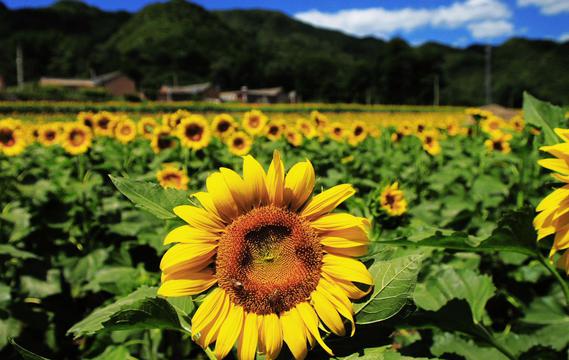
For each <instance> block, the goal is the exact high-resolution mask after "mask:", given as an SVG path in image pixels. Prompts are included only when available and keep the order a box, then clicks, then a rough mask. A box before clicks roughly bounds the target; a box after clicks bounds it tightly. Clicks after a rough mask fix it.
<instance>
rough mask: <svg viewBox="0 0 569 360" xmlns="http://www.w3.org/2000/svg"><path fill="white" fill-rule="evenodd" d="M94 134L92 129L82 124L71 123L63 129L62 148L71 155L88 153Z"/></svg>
mask: <svg viewBox="0 0 569 360" xmlns="http://www.w3.org/2000/svg"><path fill="white" fill-rule="evenodd" d="M92 141H93V134H92V133H91V129H89V127H87V126H86V125H84V124H83V123H80V122H75V123H69V124H66V125H65V126H64V127H63V134H62V136H61V146H62V147H63V148H64V149H65V151H66V152H68V153H69V154H71V155H79V154H83V153H85V152H87V150H89V148H90V147H91V143H92Z"/></svg>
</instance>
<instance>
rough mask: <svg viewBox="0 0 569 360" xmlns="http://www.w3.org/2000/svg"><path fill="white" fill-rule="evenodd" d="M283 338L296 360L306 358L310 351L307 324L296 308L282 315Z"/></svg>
mask: <svg viewBox="0 0 569 360" xmlns="http://www.w3.org/2000/svg"><path fill="white" fill-rule="evenodd" d="M280 320H281V326H282V329H283V339H284V341H285V342H286V344H287V345H288V348H289V349H290V352H291V353H292V355H293V356H294V358H295V359H296V360H299V359H304V358H305V357H306V354H307V353H308V348H307V347H306V332H305V330H304V328H305V325H304V322H303V321H302V319H301V318H300V315H299V314H298V311H296V310H295V309H292V310H289V311H287V312H285V313H283V314H282V315H281V317H280Z"/></svg>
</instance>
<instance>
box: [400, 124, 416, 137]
mask: <svg viewBox="0 0 569 360" xmlns="http://www.w3.org/2000/svg"><path fill="white" fill-rule="evenodd" d="M397 132H398V133H401V134H403V136H407V135H411V134H412V133H413V125H412V124H411V123H410V122H409V121H403V122H401V124H399V125H398V126H397Z"/></svg>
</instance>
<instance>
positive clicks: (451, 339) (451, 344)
mask: <svg viewBox="0 0 569 360" xmlns="http://www.w3.org/2000/svg"><path fill="white" fill-rule="evenodd" d="M431 352H432V353H433V355H436V356H442V355H444V354H456V355H460V356H463V357H464V358H465V359H466V360H480V359H492V360H508V358H507V357H506V356H505V355H504V354H502V353H501V352H499V351H498V350H496V349H495V348H492V347H482V346H479V345H477V344H476V343H475V342H474V341H472V340H465V339H463V338H462V337H460V336H459V335H456V334H451V333H442V334H435V335H434V337H433V345H432V346H431Z"/></svg>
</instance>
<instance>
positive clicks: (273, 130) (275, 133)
mask: <svg viewBox="0 0 569 360" xmlns="http://www.w3.org/2000/svg"><path fill="white" fill-rule="evenodd" d="M285 129H286V123H285V122H284V121H283V120H280V119H276V120H271V122H270V123H269V125H267V126H266V127H265V135H266V136H267V138H268V139H269V140H271V141H276V140H278V139H280V138H281V136H282V135H283V132H284V131H285Z"/></svg>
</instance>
